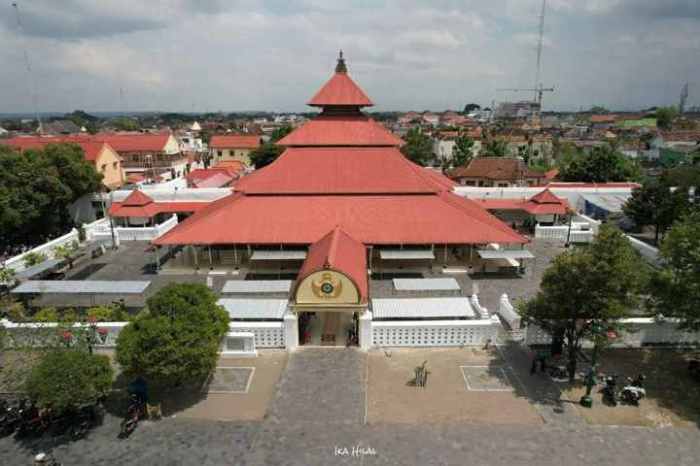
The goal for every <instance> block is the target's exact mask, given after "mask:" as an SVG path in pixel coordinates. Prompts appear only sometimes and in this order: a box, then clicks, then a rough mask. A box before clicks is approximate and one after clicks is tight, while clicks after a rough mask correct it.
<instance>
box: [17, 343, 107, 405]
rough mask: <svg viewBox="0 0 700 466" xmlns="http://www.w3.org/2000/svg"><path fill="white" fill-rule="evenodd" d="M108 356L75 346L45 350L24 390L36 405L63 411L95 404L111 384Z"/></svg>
mask: <svg viewBox="0 0 700 466" xmlns="http://www.w3.org/2000/svg"><path fill="white" fill-rule="evenodd" d="M113 376H114V373H113V370H112V366H111V365H110V363H109V358H108V357H107V356H104V355H95V354H86V353H84V352H82V351H78V350H75V349H63V350H54V351H52V352H50V353H47V354H45V355H44V356H43V358H42V359H41V362H40V363H39V364H38V365H37V366H36V367H34V368H33V369H32V370H31V372H30V374H29V378H28V380H27V383H26V390H27V394H28V395H29V397H30V399H32V400H33V401H34V402H35V403H37V404H38V405H39V406H40V407H50V408H51V409H52V410H54V412H58V413H60V412H63V411H66V410H69V409H72V408H78V407H80V406H83V405H90V404H95V403H96V402H97V401H98V400H100V399H101V398H103V397H104V396H105V395H106V394H107V391H108V390H109V389H110V387H111V386H112V379H113Z"/></svg>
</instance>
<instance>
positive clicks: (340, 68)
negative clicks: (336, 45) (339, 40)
mask: <svg viewBox="0 0 700 466" xmlns="http://www.w3.org/2000/svg"><path fill="white" fill-rule="evenodd" d="M335 72H336V73H347V72H348V67H347V66H345V59H344V58H343V50H342V49H341V50H340V53H339V54H338V64H337V65H335Z"/></svg>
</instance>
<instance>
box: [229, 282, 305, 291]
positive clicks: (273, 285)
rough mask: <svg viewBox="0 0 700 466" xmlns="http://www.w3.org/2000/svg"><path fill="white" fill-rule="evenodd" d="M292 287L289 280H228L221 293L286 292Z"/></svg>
mask: <svg viewBox="0 0 700 466" xmlns="http://www.w3.org/2000/svg"><path fill="white" fill-rule="evenodd" d="M291 288H292V281H291V280H229V281H227V282H226V283H224V287H223V289H222V290H221V292H222V293H286V292H289V290H290V289H291Z"/></svg>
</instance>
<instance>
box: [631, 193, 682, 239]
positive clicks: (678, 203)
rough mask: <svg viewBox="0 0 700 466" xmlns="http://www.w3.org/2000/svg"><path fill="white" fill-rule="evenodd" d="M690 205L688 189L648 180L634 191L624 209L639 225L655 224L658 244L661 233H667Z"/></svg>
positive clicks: (655, 235) (655, 236)
mask: <svg viewBox="0 0 700 466" xmlns="http://www.w3.org/2000/svg"><path fill="white" fill-rule="evenodd" d="M688 207H689V202H688V191H687V190H684V189H676V190H672V189H671V187H670V186H669V185H668V184H666V183H664V182H662V181H656V180H647V181H645V182H644V183H643V184H642V186H641V187H640V188H637V189H634V190H633V191H632V196H630V198H629V199H628V200H627V203H626V204H625V205H624V206H623V211H624V213H625V215H627V216H628V217H629V218H631V219H632V220H634V222H635V223H636V224H637V225H640V226H643V225H653V226H654V243H655V244H658V242H659V235H660V234H663V233H665V232H666V230H667V229H668V228H669V227H670V226H671V225H672V224H673V222H674V221H676V220H677V219H678V218H680V217H681V216H682V215H683V214H684V213H685V212H686V211H687V209H688Z"/></svg>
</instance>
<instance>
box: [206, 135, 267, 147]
mask: <svg viewBox="0 0 700 466" xmlns="http://www.w3.org/2000/svg"><path fill="white" fill-rule="evenodd" d="M259 146H260V136H257V135H252V136H251V135H249V134H215V135H213V136H212V137H211V140H210V141H209V147H211V148H212V149H225V148H235V149H256V148H257V147H259Z"/></svg>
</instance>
